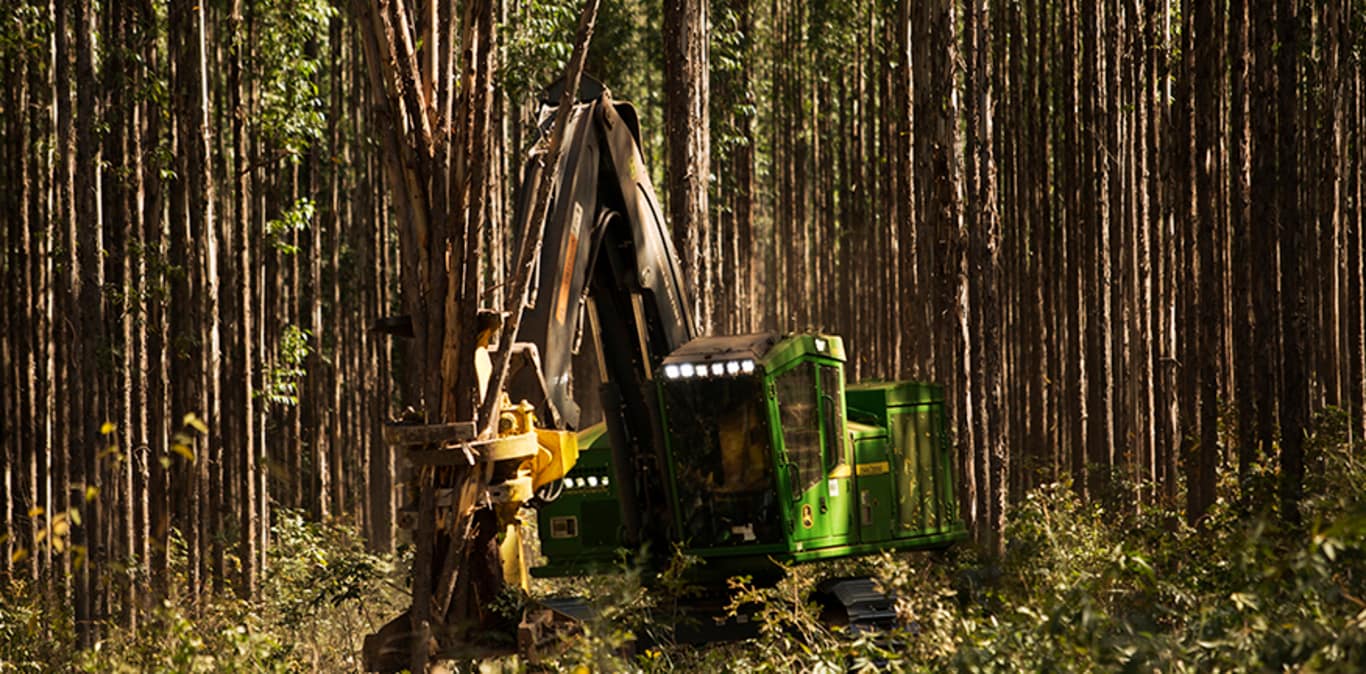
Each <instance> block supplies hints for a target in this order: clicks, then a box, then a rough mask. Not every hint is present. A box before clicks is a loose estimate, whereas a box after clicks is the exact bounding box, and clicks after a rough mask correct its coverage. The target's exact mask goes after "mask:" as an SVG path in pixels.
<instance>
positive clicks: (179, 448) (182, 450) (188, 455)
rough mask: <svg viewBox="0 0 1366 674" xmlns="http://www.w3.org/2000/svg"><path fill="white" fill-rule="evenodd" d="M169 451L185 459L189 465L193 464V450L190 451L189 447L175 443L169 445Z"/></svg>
mask: <svg viewBox="0 0 1366 674" xmlns="http://www.w3.org/2000/svg"><path fill="white" fill-rule="evenodd" d="M171 451H173V452H175V453H176V454H179V455H181V456H183V457H185V460H186V461H189V462H191V463H193V462H194V450H193V449H191V448H190V446H189V445H182V444H179V443H176V444H174V445H171Z"/></svg>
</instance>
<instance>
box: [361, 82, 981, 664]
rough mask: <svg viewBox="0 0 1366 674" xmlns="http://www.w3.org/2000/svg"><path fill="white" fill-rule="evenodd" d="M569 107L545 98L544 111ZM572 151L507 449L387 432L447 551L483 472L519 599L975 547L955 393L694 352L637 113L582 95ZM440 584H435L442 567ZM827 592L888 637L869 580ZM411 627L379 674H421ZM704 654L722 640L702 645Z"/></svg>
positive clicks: (520, 366)
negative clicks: (591, 579) (585, 386)
mask: <svg viewBox="0 0 1366 674" xmlns="http://www.w3.org/2000/svg"><path fill="white" fill-rule="evenodd" d="M555 100H556V97H555V96H552V95H551V94H550V93H549V92H548V93H547V96H546V97H545V98H544V100H543V103H544V104H545V106H546V108H545V109H546V110H547V111H549V110H551V109H552V106H554V105H555ZM542 119H545V120H548V119H550V115H549V114H548V113H547V114H544V115H543V116H542ZM542 130H543V131H545V128H544V127H543V129H542ZM561 147H562V149H561V153H560V155H559V160H558V162H557V163H555V164H554V165H553V166H549V167H548V170H553V171H554V172H555V173H554V175H553V176H552V177H553V179H554V183H553V185H554V186H553V192H552V194H553V201H552V202H551V204H550V206H549V208H548V209H547V211H546V219H545V234H544V245H543V246H542V248H541V253H540V256H539V260H538V266H537V268H536V270H535V272H534V277H533V280H534V284H533V288H532V291H531V294H530V297H531V303H530V305H529V306H528V307H527V308H526V309H525V312H526V313H525V314H524V316H523V320H522V323H521V326H520V329H519V330H518V334H517V335H516V340H515V342H514V343H513V344H512V345H511V346H510V348H512V349H513V353H514V358H513V362H514V368H513V370H512V373H511V374H510V375H509V377H508V384H507V386H506V387H505V391H506V394H507V396H506V398H505V399H504V405H503V407H502V410H501V412H500V414H501V415H502V416H501V421H500V432H499V437H498V438H495V439H492V440H489V439H485V440H476V439H475V438H474V435H473V433H472V432H471V431H470V429H467V428H463V427H462V426H461V425H459V424H455V425H444V426H419V425H413V426H403V425H397V426H390V427H389V428H388V434H389V437H390V440H391V442H392V443H393V444H396V445H399V446H401V447H403V448H405V449H404V451H405V455H406V456H407V457H408V459H409V460H410V461H411V462H412V465H413V466H414V474H415V475H426V476H427V480H428V481H427V482H426V483H424V484H423V485H419V486H420V487H421V488H423V489H432V490H434V491H435V494H434V495H433V496H432V497H431V498H430V499H429V501H430V503H431V505H430V506H429V507H431V508H432V510H433V511H434V513H435V518H434V519H435V521H436V525H435V527H434V530H435V531H436V532H438V534H437V535H441V534H440V533H439V532H441V531H444V530H446V528H447V526H448V525H449V524H450V523H451V522H454V521H455V519H456V518H457V516H458V515H459V513H458V512H457V509H458V505H457V504H459V503H460V502H461V496H460V494H457V493H452V492H454V491H458V489H455V488H454V486H453V485H445V488H444V489H443V484H442V480H441V475H443V473H442V471H443V470H444V471H450V470H451V469H452V468H451V467H452V466H456V465H476V466H483V467H484V468H483V473H482V475H484V476H486V477H485V479H483V480H482V481H481V482H480V483H479V484H478V487H477V488H478V489H479V490H480V492H481V493H480V495H479V499H482V501H483V502H485V503H492V504H494V507H493V508H492V512H495V513H496V514H497V520H498V521H497V524H496V526H497V527H498V528H499V530H500V531H501V532H502V534H501V536H500V538H501V544H500V545H499V555H498V556H499V557H500V558H501V570H502V579H501V580H502V582H504V583H506V584H508V585H514V586H516V585H520V586H522V587H524V588H525V587H526V583H527V577H528V575H531V576H538V577H554V576H575V575H583V574H593V573H610V572H613V571H616V570H618V569H620V568H621V567H620V564H621V561H622V559H623V555H625V556H626V558H627V560H628V563H630V564H634V565H637V566H638V567H639V568H642V569H644V570H645V571H646V573H645V576H646V577H647V578H649V576H650V572H652V571H654V572H657V571H659V570H661V569H662V568H663V567H664V565H666V564H667V563H668V562H669V560H670V558H671V556H672V555H673V554H674V551H675V548H676V547H677V548H680V549H681V550H682V551H683V552H685V553H687V554H688V555H691V556H693V557H696V558H698V559H700V560H701V563H700V564H698V565H696V566H694V567H692V569H691V570H690V572H689V573H690V574H691V580H692V581H693V582H695V583H696V584H698V585H699V586H702V587H712V588H716V589H717V592H718V594H719V593H723V592H724V588H725V579H726V578H728V577H731V576H735V575H741V574H744V575H749V576H751V577H753V578H754V579H755V580H756V581H758V582H763V581H765V580H769V581H774V580H776V579H777V578H779V577H781V574H782V573H783V567H782V566H780V565H779V564H775V562H778V563H800V562H808V561H815V560H823V559H836V558H843V557H849V556H854V555H862V554H868V553H874V552H879V551H884V550H916V549H932V548H942V547H945V546H947V545H949V544H951V543H953V542H954V541H957V540H960V539H962V538H964V536H965V530H964V527H963V524H962V522H961V520H960V518H959V516H958V512H957V500H956V498H955V495H954V488H955V487H954V485H955V480H954V474H953V460H952V457H953V451H952V448H951V446H950V444H949V435H948V431H947V424H948V416H947V414H946V411H945V396H944V391H943V389H942V388H941V387H939V386H937V385H934V384H927V383H920V382H911V381H894V382H876V383H860V384H849V383H847V382H846V381H845V361H846V355H845V354H846V351H845V345H844V341H843V340H842V339H841V338H840V337H838V336H836V335H830V334H823V333H796V334H787V335H779V334H775V333H759V334H749V335H730V336H700V335H698V334H697V329H696V327H695V324H694V322H693V317H692V315H691V313H690V309H689V307H690V296H689V293H688V289H687V283H686V279H685V278H683V276H682V274H681V270H680V267H679V264H678V260H677V258H676V256H675V253H674V250H673V247H672V245H671V243H670V238H669V235H668V232H667V230H666V227H665V224H664V221H663V219H662V217H661V215H660V209H659V204H658V201H657V199H656V197H655V193H654V190H653V188H652V186H651V184H650V180H649V177H648V172H647V171H646V169H645V165H644V162H643V156H642V154H641V150H640V131H639V125H638V121H637V116H636V112H635V110H634V108H633V107H632V106H631V105H629V104H627V103H622V102H617V101H614V100H612V98H611V95H610V93H609V92H608V91H607V90H606V89H604V88H603V87H602V86H601V85H598V84H596V83H594V82H592V81H589V80H585V82H584V85H583V87H582V89H581V91H580V96H579V102H578V103H577V104H576V105H575V107H574V109H573V111H572V114H571V115H570V117H569V119H568V123H567V125H566V127H565V132H564V136H563V144H562V146H561ZM539 166H540V163H539V162H538V161H534V160H533V161H528V163H527V166H526V169H525V170H524V173H523V180H522V185H523V189H522V193H521V194H520V195H519V201H518V209H519V210H521V211H525V210H526V209H527V208H529V207H530V204H529V201H530V199H531V192H532V191H533V190H534V189H535V188H534V187H533V186H534V185H536V184H537V182H538V181H539V179H540V175H539V174H540V169H539V168H538V167H539ZM586 333H587V334H586ZM484 341H487V339H485V340H484ZM506 341H512V340H506ZM580 344H582V345H585V346H587V345H590V344H591V345H593V346H592V349H593V350H595V351H596V354H595V355H596V359H595V360H596V363H597V373H596V374H597V376H596V377H595V379H597V380H599V381H600V382H601V384H600V386H598V387H597V390H596V391H588V392H585V391H582V390H576V388H575V386H574V376H573V375H574V374H575V368H574V358H575V354H576V351H578V346H579V345H580ZM480 355H481V357H486V356H483V355H482V351H481V354H480ZM585 355H588V356H592V355H594V354H592V353H591V352H590V353H588V354H585ZM590 360H593V359H591V358H590ZM477 369H478V368H477ZM485 369H487V368H485ZM581 378H586V377H581ZM581 388H582V387H581ZM585 395H594V396H596V397H597V402H598V403H599V404H600V407H601V412H602V421H601V422H599V423H595V424H592V425H587V424H581V420H583V418H584V416H585V415H584V414H582V413H581V409H580V402H585V401H587V398H584V397H581V396H585ZM514 401H515V404H513V403H514ZM471 426H472V425H471ZM419 501H421V499H419ZM417 510H418V511H419V512H417V513H416V514H417V516H418V517H419V518H420V517H422V516H424V515H431V514H432V513H422V512H420V511H421V510H422V507H421V506H418V507H417ZM533 511H534V515H532V514H531V513H532V512H533ZM533 516H534V518H535V521H536V524H537V527H536V531H537V536H538V538H539V544H540V556H541V557H542V558H543V560H544V563H543V564H541V565H540V566H536V567H534V568H530V569H528V568H527V564H526V561H527V560H526V557H525V556H524V555H523V553H522V550H523V545H522V540H521V533H522V531H523V530H524V528H523V527H522V526H520V525H519V520H518V518H519V517H527V518H528V519H530V518H531V517H533ZM526 528H527V529H529V527H526ZM418 529H419V532H418V533H417V534H415V535H422V533H421V531H420V529H421V528H420V527H418ZM446 540H449V539H446ZM445 545H446V542H445V541H443V542H442V543H439V544H437V545H436V546H435V547H436V549H437V550H438V551H440V550H442V549H443V548H444V546H445ZM430 568H432V569H433V571H432V573H433V574H435V575H438V576H439V575H440V574H439V573H438V572H437V569H441V568H442V565H441V564H433V565H431V567H430ZM466 572H470V573H473V572H472V571H465V570H459V569H457V570H456V573H457V574H458V573H466ZM450 584H451V583H450V579H449V578H442V577H436V578H434V579H433V586H435V588H436V590H435V591H434V592H433V593H432V594H433V598H434V605H435V606H436V607H437V610H436V614H437V615H438V616H439V615H440V614H441V612H442V611H443V610H446V609H447V607H448V606H449V605H450V604H449V602H450V601H451V598H450V597H449V596H442V591H443V590H442V589H443V588H444V587H449V586H450ZM822 590H824V593H823V596H824V597H826V598H827V599H828V601H829V602H830V604H831V606H830V607H829V608H831V609H833V612H834V613H837V614H839V616H840V619H841V620H844V621H848V622H851V623H854V624H859V623H866V624H875V623H877V622H879V621H882V620H886V619H887V618H889V617H890V608H889V605H888V604H889V602H888V601H887V598H886V597H884V596H882V595H881V594H879V593H878V592H876V591H875V590H874V587H873V584H872V582H871V581H869V580H867V579H857V578H855V579H844V580H838V581H833V582H831V583H827V585H826V586H824V587H823V588H822ZM581 610H582V608H581V607H575V606H574V602H573V600H567V599H558V600H547V601H546V602H545V603H544V605H542V606H541V608H540V609H538V610H528V611H527V612H526V613H525V614H524V615H523V616H522V620H521V624H520V625H516V626H514V627H515V631H516V639H515V640H516V642H517V645H518V646H519V647H520V650H522V651H523V652H524V653H530V654H533V655H534V654H535V653H536V652H538V651H543V650H544V649H546V648H548V647H550V646H551V644H550V641H552V636H553V634H554V633H555V632H556V630H555V629H554V625H556V624H558V623H561V622H563V621H564V620H566V619H567V618H568V617H570V616H573V615H576V614H578V612H580V611H581ZM409 622H410V616H409V615H408V614H405V615H403V616H400V617H399V618H398V619H396V620H395V621H394V622H392V623H390V625H388V626H386V627H385V628H384V629H383V630H381V632H380V633H378V634H375V635H371V636H370V637H369V638H368V639H367V642H366V663H367V667H368V668H369V669H371V670H375V671H395V670H397V669H400V668H403V667H406V666H407V663H408V661H409V660H408V651H410V650H411V649H412V648H419V647H423V646H419V645H418V644H417V643H415V642H414V640H413V638H412V634H411V632H410V630H409V628H408V624H409ZM437 622H439V618H438V621H437ZM485 627H487V623H486V625H485ZM480 629H481V628H477V627H476V628H475V629H473V630H469V629H466V630H464V631H462V632H459V633H458V634H457V633H455V632H447V636H446V637H445V638H446V639H447V641H446V642H442V639H443V637H442V635H441V634H440V633H435V634H434V638H435V641H436V642H437V647H436V652H434V655H440V654H441V653H451V652H461V653H463V654H465V655H469V654H471V653H474V654H475V655H478V654H480V653H486V652H489V651H487V650H478V649H474V650H471V649H470V648H468V646H469V645H470V644H471V643H472V642H473V641H478V638H477V633H478V632H479V631H480ZM510 631H511V630H510ZM732 634H734V632H732ZM694 636H695V637H696V638H700V639H707V638H709V635H708V634H706V633H705V630H702V632H701V633H698V634H694ZM457 641H458V642H460V643H453V642H457ZM512 641H513V639H512V637H510V636H509V637H507V640H506V641H505V642H504V644H505V646H507V647H508V648H509V650H510V649H511V643H512ZM482 643H483V646H484V647H487V646H488V644H489V643H490V640H487V639H485V640H484V641H483V642H482ZM462 649H463V650H462ZM494 650H496V648H495V649H494Z"/></svg>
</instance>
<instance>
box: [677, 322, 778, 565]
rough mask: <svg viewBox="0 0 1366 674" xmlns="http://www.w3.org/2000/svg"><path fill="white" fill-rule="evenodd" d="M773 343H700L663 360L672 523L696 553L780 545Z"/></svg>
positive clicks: (763, 337)
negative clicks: (767, 371)
mask: <svg viewBox="0 0 1366 674" xmlns="http://www.w3.org/2000/svg"><path fill="white" fill-rule="evenodd" d="M776 341H777V340H776V338H775V337H774V335H772V334H758V335H740V336H733V337H701V338H697V339H694V340H692V341H690V342H688V343H687V344H686V345H684V346H683V347H682V348H680V349H678V350H676V351H674V352H673V353H672V354H670V355H669V357H668V358H665V359H664V362H663V364H662V373H663V375H664V376H663V377H659V378H657V381H658V382H659V391H660V403H661V409H662V410H663V414H662V416H663V417H664V428H665V445H666V448H667V451H668V452H669V456H670V458H671V461H670V462H669V463H670V466H671V468H672V475H671V477H672V482H673V491H674V498H675V500H674V503H675V507H674V511H675V514H676V517H675V520H676V523H675V524H676V526H677V529H678V531H679V532H680V534H681V536H680V538H681V539H682V540H684V541H688V543H689V545H691V546H692V547H696V548H714V547H722V546H733V545H749V544H763V543H778V542H781V541H782V540H783V531H782V512H781V510H780V508H781V506H780V504H779V500H778V482H777V472H776V471H775V470H774V465H775V456H774V452H773V433H772V430H771V427H770V420H769V414H768V412H769V406H768V404H767V396H766V395H765V390H764V370H763V367H762V365H761V363H762V361H763V357H764V356H765V355H766V354H767V353H768V351H769V349H771V348H772V346H773V344H774V343H775V342H776Z"/></svg>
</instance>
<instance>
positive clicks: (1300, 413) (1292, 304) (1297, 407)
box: [1276, 0, 1309, 524]
mask: <svg viewBox="0 0 1366 674" xmlns="http://www.w3.org/2000/svg"><path fill="white" fill-rule="evenodd" d="M1297 5H1298V3H1297V2H1296V0H1277V2H1276V36H1277V42H1278V43H1279V44H1280V48H1279V49H1277V50H1276V61H1277V62H1276V79H1277V85H1278V91H1277V97H1276V100H1277V105H1276V112H1277V115H1278V117H1279V124H1278V128H1277V133H1278V141H1279V142H1278V144H1277V152H1276V155H1277V165H1276V169H1277V181H1276V184H1277V187H1278V192H1277V204H1276V206H1277V207H1276V211H1277V213H1278V215H1279V216H1280V221H1279V225H1280V236H1279V241H1280V253H1281V265H1282V268H1281V332H1282V339H1284V345H1285V346H1284V350H1283V353H1282V358H1281V485H1280V494H1281V513H1282V515H1283V516H1284V517H1285V518H1286V519H1287V520H1288V521H1290V522H1291V523H1295V524H1298V523H1299V500H1300V492H1301V489H1302V487H1303V482H1304V434H1305V431H1306V428H1307V424H1308V421H1309V419H1308V416H1309V388H1308V382H1307V381H1306V374H1305V362H1304V361H1305V356H1306V354H1305V341H1304V340H1305V336H1306V335H1305V320H1306V316H1305V310H1306V307H1305V302H1306V301H1305V297H1304V288H1303V281H1302V279H1301V276H1300V262H1301V260H1300V255H1301V254H1302V252H1303V251H1302V249H1303V241H1304V227H1303V225H1302V224H1301V222H1300V212H1299V186H1300V182H1299V179H1300V176H1299V154H1298V147H1297V142H1298V140H1299V130H1300V127H1299V120H1298V119H1297V118H1296V108H1297V105H1296V104H1297V101H1298V93H1299V89H1298V86H1297V84H1298V73H1299V45H1300V42H1299V15H1298V8H1297Z"/></svg>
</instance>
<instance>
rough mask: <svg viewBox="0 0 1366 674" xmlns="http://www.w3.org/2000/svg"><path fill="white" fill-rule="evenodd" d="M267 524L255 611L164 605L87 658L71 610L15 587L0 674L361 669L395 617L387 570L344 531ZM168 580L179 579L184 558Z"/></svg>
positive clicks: (6, 610) (279, 519) (2, 611)
mask: <svg viewBox="0 0 1366 674" xmlns="http://www.w3.org/2000/svg"><path fill="white" fill-rule="evenodd" d="M274 515H275V524H274V526H273V527H272V546H271V548H270V550H269V553H268V555H269V561H270V571H269V572H268V573H265V574H262V577H261V586H260V598H259V600H258V601H255V602H245V601H242V600H238V599H234V598H231V597H228V596H215V597H212V598H208V599H204V600H203V604H204V605H203V606H202V607H200V608H199V609H198V610H195V609H194V608H192V607H191V602H190V599H189V598H188V597H180V596H173V597H169V598H167V599H165V600H164V601H163V602H162V603H161V604H160V605H159V606H156V607H153V608H152V609H151V610H150V611H149V612H148V615H147V616H146V617H145V619H144V620H143V621H142V622H141V624H139V626H138V628H137V629H135V630H128V629H122V628H118V627H112V626H111V627H109V628H108V629H107V630H106V634H105V637H104V639H103V640H102V641H100V642H99V643H98V644H97V645H96V646H95V647H94V648H93V649H90V650H87V651H84V652H77V651H76V649H75V648H73V646H72V645H73V644H74V641H75V639H74V634H73V630H72V626H71V617H70V614H69V612H68V611H66V610H52V609H49V608H45V606H50V605H51V604H52V602H44V601H42V600H41V597H39V596H37V595H36V594H35V593H34V592H33V590H32V588H31V587H29V586H27V585H25V584H23V583H21V582H17V581H11V582H10V585H9V587H7V588H5V592H4V593H3V595H2V596H0V673H7V672H11V671H14V672H54V671H75V672H92V673H106V672H107V673H116V672H117V673H123V672H157V673H161V672H165V673H171V672H176V673H181V672H359V671H361V662H360V660H361V655H360V654H361V641H362V640H363V638H364V636H365V635H366V634H368V633H370V632H373V631H374V630H375V629H377V628H378V627H379V626H380V625H381V624H383V623H384V622H385V621H387V620H388V619H389V618H391V617H393V616H394V615H396V614H397V613H399V612H400V611H401V610H402V609H403V607H402V606H401V605H402V604H403V603H404V600H405V597H404V595H403V593H402V592H401V591H399V590H398V589H395V588H396V587H398V586H400V585H401V581H400V582H397V583H396V582H395V581H396V579H395V578H394V577H393V574H394V565H393V563H392V560H390V559H388V558H384V557H379V556H376V555H372V554H370V553H368V552H366V550H365V545H364V542H363V541H362V540H361V539H360V537H359V536H358V535H357V534H356V533H355V532H354V530H352V529H350V528H348V527H342V526H333V525H323V524H317V523H312V522H308V521H307V520H305V519H304V518H303V516H302V515H301V514H300V513H297V512H292V511H276V512H275V513H274ZM173 571H176V572H177V573H183V571H184V569H183V555H173ZM172 585H173V586H174V587H184V586H186V583H184V582H178V583H173V584H172ZM225 594H226V593H225Z"/></svg>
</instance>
